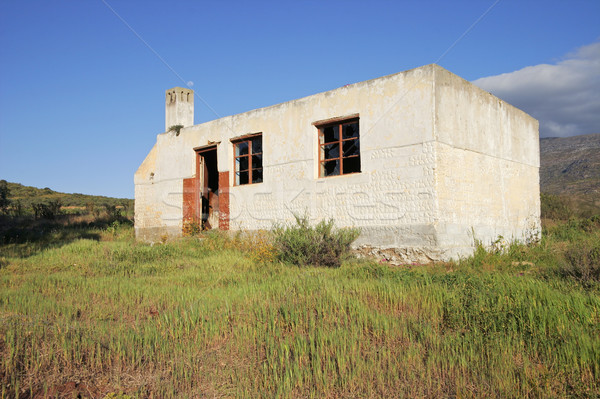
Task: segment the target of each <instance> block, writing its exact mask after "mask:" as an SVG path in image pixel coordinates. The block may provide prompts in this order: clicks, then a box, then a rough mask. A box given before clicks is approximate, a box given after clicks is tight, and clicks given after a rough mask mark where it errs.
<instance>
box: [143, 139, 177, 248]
mask: <svg viewBox="0 0 600 399" xmlns="http://www.w3.org/2000/svg"><path fill="white" fill-rule="evenodd" d="M160 137H161V135H159V136H158V139H157V143H156V144H155V145H154V147H152V150H151V151H150V153H149V154H148V156H146V159H144V161H143V162H142V164H141V165H140V167H139V168H138V170H137V171H136V173H135V175H134V182H135V235H136V237H137V238H138V239H140V240H142V241H149V242H156V241H161V240H165V239H167V238H170V237H176V236H179V235H180V234H181V228H182V224H181V215H182V213H181V199H180V198H181V196H182V188H181V186H180V185H181V180H178V179H173V178H172V177H170V171H169V170H168V169H167V170H165V168H164V167H161V166H162V165H161V164H163V163H164V162H161V161H162V159H161V152H162V151H161V145H160V144H161V141H162V140H161V139H160Z"/></svg>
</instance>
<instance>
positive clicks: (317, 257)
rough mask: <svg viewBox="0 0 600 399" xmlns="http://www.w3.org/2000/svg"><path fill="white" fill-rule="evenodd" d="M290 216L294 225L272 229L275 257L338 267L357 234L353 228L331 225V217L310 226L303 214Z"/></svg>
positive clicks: (298, 263)
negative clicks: (293, 218) (294, 222)
mask: <svg viewBox="0 0 600 399" xmlns="http://www.w3.org/2000/svg"><path fill="white" fill-rule="evenodd" d="M294 217H295V218H296V225H293V226H276V227H275V228H274V230H273V233H274V243H275V247H276V248H277V250H278V251H279V256H278V257H279V259H280V260H281V261H283V262H287V263H293V264H296V265H299V266H305V265H315V266H328V267H339V266H340V264H341V262H342V260H343V259H342V258H343V257H344V256H346V255H347V254H348V253H349V250H350V244H352V242H353V241H354V240H356V239H357V238H358V235H359V234H360V231H359V230H358V229H355V228H340V229H336V228H334V222H333V220H331V219H330V220H328V221H321V222H319V223H318V224H317V225H316V226H314V227H311V226H310V224H309V221H308V217H307V216H303V217H301V216H297V215H294Z"/></svg>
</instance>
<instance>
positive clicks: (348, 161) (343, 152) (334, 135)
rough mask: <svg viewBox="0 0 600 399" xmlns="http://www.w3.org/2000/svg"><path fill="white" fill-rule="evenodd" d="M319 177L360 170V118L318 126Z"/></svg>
mask: <svg viewBox="0 0 600 399" xmlns="http://www.w3.org/2000/svg"><path fill="white" fill-rule="evenodd" d="M318 129H319V177H328V176H338V175H346V174H350V173H359V172H360V137H359V129H358V119H357V118H355V119H350V120H343V121H339V122H335V123H330V124H326V125H321V126H318Z"/></svg>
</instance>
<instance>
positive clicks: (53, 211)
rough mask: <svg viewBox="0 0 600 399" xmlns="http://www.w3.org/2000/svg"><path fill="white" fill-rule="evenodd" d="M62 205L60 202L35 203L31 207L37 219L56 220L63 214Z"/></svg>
mask: <svg viewBox="0 0 600 399" xmlns="http://www.w3.org/2000/svg"><path fill="white" fill-rule="evenodd" d="M61 206H62V204H61V202H60V201H59V200H55V201H49V202H48V203H43V202H40V203H34V204H32V205H31V208H32V209H33V213H34V215H35V218H36V219H54V218H56V216H58V215H60V214H61V210H60V208H61Z"/></svg>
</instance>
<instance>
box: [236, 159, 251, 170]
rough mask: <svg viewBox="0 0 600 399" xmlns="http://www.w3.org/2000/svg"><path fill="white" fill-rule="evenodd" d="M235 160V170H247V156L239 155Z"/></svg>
mask: <svg viewBox="0 0 600 399" xmlns="http://www.w3.org/2000/svg"><path fill="white" fill-rule="evenodd" d="M235 162H236V163H237V165H236V166H237V167H236V170H238V171H241V170H248V157H239V158H236V159H235Z"/></svg>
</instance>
